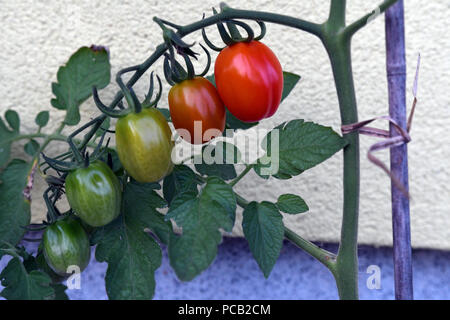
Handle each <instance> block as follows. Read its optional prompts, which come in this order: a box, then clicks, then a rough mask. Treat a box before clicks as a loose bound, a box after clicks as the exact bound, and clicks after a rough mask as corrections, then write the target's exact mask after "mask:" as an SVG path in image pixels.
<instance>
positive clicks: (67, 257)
mask: <svg viewBox="0 0 450 320" xmlns="http://www.w3.org/2000/svg"><path fill="white" fill-rule="evenodd" d="M42 244H43V252H44V257H45V260H46V261H47V263H48V265H49V266H50V268H52V270H53V271H54V272H55V273H57V274H58V275H61V276H66V275H67V274H68V272H67V271H68V268H69V267H70V266H77V267H78V268H80V272H81V271H83V270H84V269H85V268H86V267H87V265H88V264H89V259H90V256H91V249H90V246H89V238H88V236H87V234H86V231H84V229H83V227H82V226H81V224H80V222H78V221H77V220H76V219H74V218H67V219H64V220H59V221H56V222H55V223H53V224H51V225H50V226H48V227H47V228H46V229H45V232H44V236H43V238H42Z"/></svg>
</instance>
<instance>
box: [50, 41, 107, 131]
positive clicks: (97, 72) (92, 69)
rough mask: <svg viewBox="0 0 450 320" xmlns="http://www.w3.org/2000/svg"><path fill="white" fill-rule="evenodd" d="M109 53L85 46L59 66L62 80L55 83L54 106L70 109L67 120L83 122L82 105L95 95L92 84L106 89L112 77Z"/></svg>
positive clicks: (72, 122) (69, 123)
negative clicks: (80, 108)
mask: <svg viewBox="0 0 450 320" xmlns="http://www.w3.org/2000/svg"><path fill="white" fill-rule="evenodd" d="M110 69H111V66H110V64H109V56H108V52H107V50H106V49H105V48H102V47H94V46H92V47H91V48H88V47H82V48H80V49H79V50H78V51H77V52H75V53H74V54H73V55H72V56H71V57H70V59H69V61H68V62H67V63H66V65H65V66H62V67H60V68H59V70H58V74H57V80H58V82H56V83H52V92H53V94H54V95H55V96H56V98H54V99H52V100H51V104H52V106H53V107H55V108H57V109H60V110H67V114H66V117H65V119H64V122H65V123H66V124H67V125H72V126H73V125H77V124H78V123H79V122H80V112H79V106H80V105H81V104H82V103H83V102H84V101H85V100H86V99H87V98H89V97H90V96H91V94H92V87H93V86H96V87H97V89H102V88H104V87H106V86H107V85H108V84H109V81H110V76H111V75H110Z"/></svg>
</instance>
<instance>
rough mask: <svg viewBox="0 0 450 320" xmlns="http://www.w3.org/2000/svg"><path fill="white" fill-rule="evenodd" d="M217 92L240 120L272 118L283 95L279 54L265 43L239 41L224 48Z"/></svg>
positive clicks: (218, 65)
mask: <svg viewBox="0 0 450 320" xmlns="http://www.w3.org/2000/svg"><path fill="white" fill-rule="evenodd" d="M214 74H215V77H216V85H217V90H218V91H219V94H220V97H221V98H222V100H223V102H224V103H225V105H226V106H227V108H228V110H229V111H230V112H231V113H232V114H233V115H234V116H235V117H236V118H238V119H239V120H241V121H244V122H256V121H259V120H261V119H264V118H268V117H271V116H272V115H273V114H274V113H275V112H276V111H277V109H278V106H279V104H280V101H281V94H282V92H283V71H282V68H281V65H280V62H279V61H278V59H277V57H276V56H275V54H274V53H273V52H272V50H270V48H269V47H267V46H266V45H265V44H263V43H262V42H259V41H256V40H253V41H251V42H238V43H236V44H232V45H231V46H228V47H226V48H225V49H223V50H222V51H221V52H220V54H219V55H218V57H217V60H216V64H215V66H214Z"/></svg>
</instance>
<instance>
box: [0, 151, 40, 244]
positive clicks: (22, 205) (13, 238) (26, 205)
mask: <svg viewBox="0 0 450 320" xmlns="http://www.w3.org/2000/svg"><path fill="white" fill-rule="evenodd" d="M34 168H35V167H33V170H32V165H31V163H27V162H25V161H23V160H18V159H15V160H12V161H11V162H10V163H9V165H8V166H7V167H6V168H5V170H4V171H3V172H2V173H1V174H0V221H1V223H0V243H1V242H2V241H4V242H8V243H11V244H12V245H16V244H17V243H18V242H19V241H20V239H22V236H23V235H24V233H25V229H24V228H23V227H24V226H27V225H28V224H29V223H30V219H31V215H30V196H31V195H30V191H31V184H32V173H33V171H34ZM29 181H30V185H27V184H28V183H29Z"/></svg>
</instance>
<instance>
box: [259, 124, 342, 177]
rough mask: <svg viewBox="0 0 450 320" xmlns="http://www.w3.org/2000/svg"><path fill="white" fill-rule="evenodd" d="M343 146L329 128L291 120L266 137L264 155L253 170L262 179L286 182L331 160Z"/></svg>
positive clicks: (338, 137)
mask: <svg viewBox="0 0 450 320" xmlns="http://www.w3.org/2000/svg"><path fill="white" fill-rule="evenodd" d="M272 136H273V137H274V139H272ZM272 140H273V141H272ZM272 144H273V146H272ZM345 145H346V141H345V140H344V139H343V138H342V137H341V136H339V135H338V134H337V133H336V132H334V131H333V129H332V128H330V127H324V126H321V125H318V124H316V123H313V122H305V121H304V120H300V119H297V120H292V121H290V122H285V123H282V124H281V125H279V126H278V127H276V128H274V129H273V130H272V131H270V132H269V133H268V134H267V136H266V137H265V138H264V141H263V143H262V147H263V149H264V150H266V151H267V153H266V155H265V156H263V157H261V158H260V159H258V161H257V164H256V165H255V166H254V169H255V172H256V173H257V174H258V175H260V176H261V177H263V178H268V177H269V176H270V175H273V176H274V177H275V178H278V179H289V178H291V177H292V176H296V175H299V174H301V173H302V172H303V171H305V170H308V169H310V168H312V167H314V166H316V165H318V164H319V163H321V162H323V161H325V160H326V159H328V158H330V157H331V156H332V155H334V154H335V153H336V152H338V151H339V150H341V149H342V148H343V147H345ZM272 147H274V150H273V152H272ZM277 149H278V150H277ZM272 153H273V154H272Z"/></svg>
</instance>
